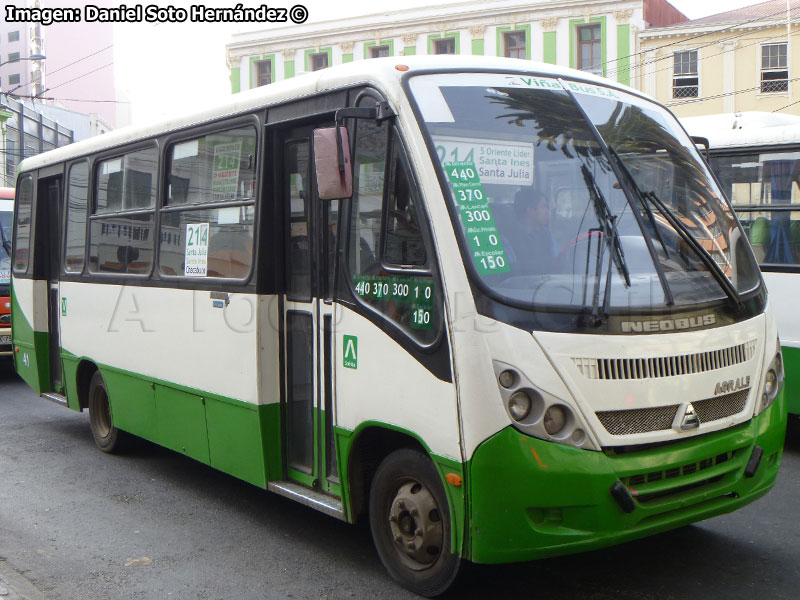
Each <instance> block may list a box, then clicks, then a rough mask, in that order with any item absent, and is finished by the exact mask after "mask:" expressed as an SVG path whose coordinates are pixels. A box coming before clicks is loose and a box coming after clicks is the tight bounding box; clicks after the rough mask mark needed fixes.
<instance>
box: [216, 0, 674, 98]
mask: <svg viewBox="0 0 800 600" xmlns="http://www.w3.org/2000/svg"><path fill="white" fill-rule="evenodd" d="M312 16H313V15H312ZM681 17H682V15H681V14H680V13H679V12H678V11H677V10H676V9H674V8H673V7H672V6H671V5H669V4H668V3H667V2H666V1H664V0H658V1H655V0H650V1H647V0H636V1H622V2H609V1H607V0H602V1H592V0H583V1H581V2H575V1H571V0H548V1H541V0H540V1H538V2H537V1H531V0H527V1H525V0H523V1H519V0H511V1H510V2H497V1H486V0H481V1H477V2H475V1H472V2H462V3H456V4H448V5H441V6H436V5H434V6H430V7H426V8H417V9H408V10H398V11H392V12H384V13H379V14H371V15H365V16H360V17H355V18H348V19H342V20H334V21H328V22H323V23H314V24H307V25H296V26H291V27H270V28H269V29H264V30H260V31H253V32H247V33H241V34H236V35H234V36H233V41H231V42H230V43H229V44H228V45H227V61H228V65H229V68H230V78H231V90H232V92H233V93H238V92H241V91H244V90H248V89H252V88H254V87H256V86H257V83H256V71H257V64H258V63H259V62H262V61H263V62H264V64H268V65H269V70H270V79H271V81H273V82H274V81H281V80H283V79H289V78H291V77H294V76H296V75H300V74H302V73H305V72H308V71H310V70H312V67H311V62H310V60H311V56H312V55H314V54H326V55H327V60H328V65H329V66H333V65H337V64H343V63H348V62H353V61H358V60H364V59H369V58H370V57H371V50H372V48H374V47H376V46H386V47H388V54H389V56H397V57H401V56H413V55H423V54H434V53H435V49H434V44H435V41H436V40H441V39H443V38H451V39H452V40H453V42H454V47H455V54H460V55H472V56H506V54H505V50H506V48H505V42H504V34H506V33H509V32H514V31H517V32H524V34H525V47H524V50H523V51H524V56H520V57H521V58H525V59H527V60H533V61H538V62H544V63H549V64H553V65H558V66H561V67H570V68H579V67H580V65H579V62H578V56H577V54H578V39H577V36H578V33H579V27H580V26H583V25H589V24H597V25H599V26H600V32H601V40H600V49H601V62H602V65H601V68H602V75H603V76H605V77H608V78H609V79H611V80H613V81H616V82H619V83H623V84H625V85H632V86H633V87H637V84H636V82H637V72H638V71H637V65H636V60H635V57H634V54H635V53H636V45H637V43H636V36H637V32H639V31H641V30H642V29H644V28H645V27H646V26H647V25H648V22H649V23H650V24H651V25H652V24H654V20H655V22H656V23H658V22H659V19H662V20H663V19H665V18H670V19H671V20H669V21H668V22H669V23H671V22H674V20H675V19H678V20H681ZM663 24H665V25H666V24H667V22H664V23H663Z"/></svg>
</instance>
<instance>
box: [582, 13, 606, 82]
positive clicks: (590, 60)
mask: <svg viewBox="0 0 800 600" xmlns="http://www.w3.org/2000/svg"><path fill="white" fill-rule="evenodd" d="M600 31H601V30H600V23H592V24H591V25H580V26H578V68H579V69H580V70H581V71H589V72H590V73H596V74H597V75H602V74H603V64H602V60H601V48H600Z"/></svg>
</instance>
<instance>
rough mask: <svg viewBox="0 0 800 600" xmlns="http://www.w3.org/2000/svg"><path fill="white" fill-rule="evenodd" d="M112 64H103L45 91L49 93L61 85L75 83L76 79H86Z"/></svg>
mask: <svg viewBox="0 0 800 600" xmlns="http://www.w3.org/2000/svg"><path fill="white" fill-rule="evenodd" d="M113 64H114V61H113V60H112V61H111V62H110V63H108V64H105V65H103V66H102V67H97V68H96V69H92V70H91V71H89V72H87V73H84V74H83V75H78V76H77V77H73V78H72V79H69V80H67V81H65V82H63V83H59V84H58V85H54V86H53V87H51V88H47V89H46V90H45V91H46V92H49V91H50V90H54V89H56V88H60V87H61V86H62V85H67V84H68V83H72V82H73V81H77V80H78V79H82V78H84V77H86V76H87V75H91V74H92V73H97V71H100V70H102V69H105V68H106V67H110V66H111V65H113Z"/></svg>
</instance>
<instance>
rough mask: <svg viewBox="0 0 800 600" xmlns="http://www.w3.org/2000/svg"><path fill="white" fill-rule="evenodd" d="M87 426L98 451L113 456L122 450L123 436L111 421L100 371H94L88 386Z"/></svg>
mask: <svg viewBox="0 0 800 600" xmlns="http://www.w3.org/2000/svg"><path fill="white" fill-rule="evenodd" d="M89 425H90V427H91V428H92V436H93V437H94V441H95V443H96V444H97V447H98V448H100V450H102V451H103V452H108V453H109V454H113V453H115V452H119V451H120V450H121V449H122V446H123V442H124V435H125V434H124V433H123V432H121V431H120V430H119V429H117V428H116V427H114V422H113V421H112V420H111V407H110V405H109V403H108V390H106V383H105V381H103V376H102V375H101V374H100V371H95V373H94V375H93V376H92V381H91V383H90V384H89Z"/></svg>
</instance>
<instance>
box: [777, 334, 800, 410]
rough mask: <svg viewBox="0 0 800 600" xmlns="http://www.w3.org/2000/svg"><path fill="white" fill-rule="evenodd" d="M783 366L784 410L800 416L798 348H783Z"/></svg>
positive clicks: (799, 352) (799, 353) (799, 360)
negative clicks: (784, 376)
mask: <svg viewBox="0 0 800 600" xmlns="http://www.w3.org/2000/svg"><path fill="white" fill-rule="evenodd" d="M781 350H782V353H783V366H784V370H785V372H786V381H785V383H784V392H783V394H784V396H785V398H786V410H787V411H788V412H789V413H790V414H793V415H800V348H792V347H789V346H783V348H781Z"/></svg>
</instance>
